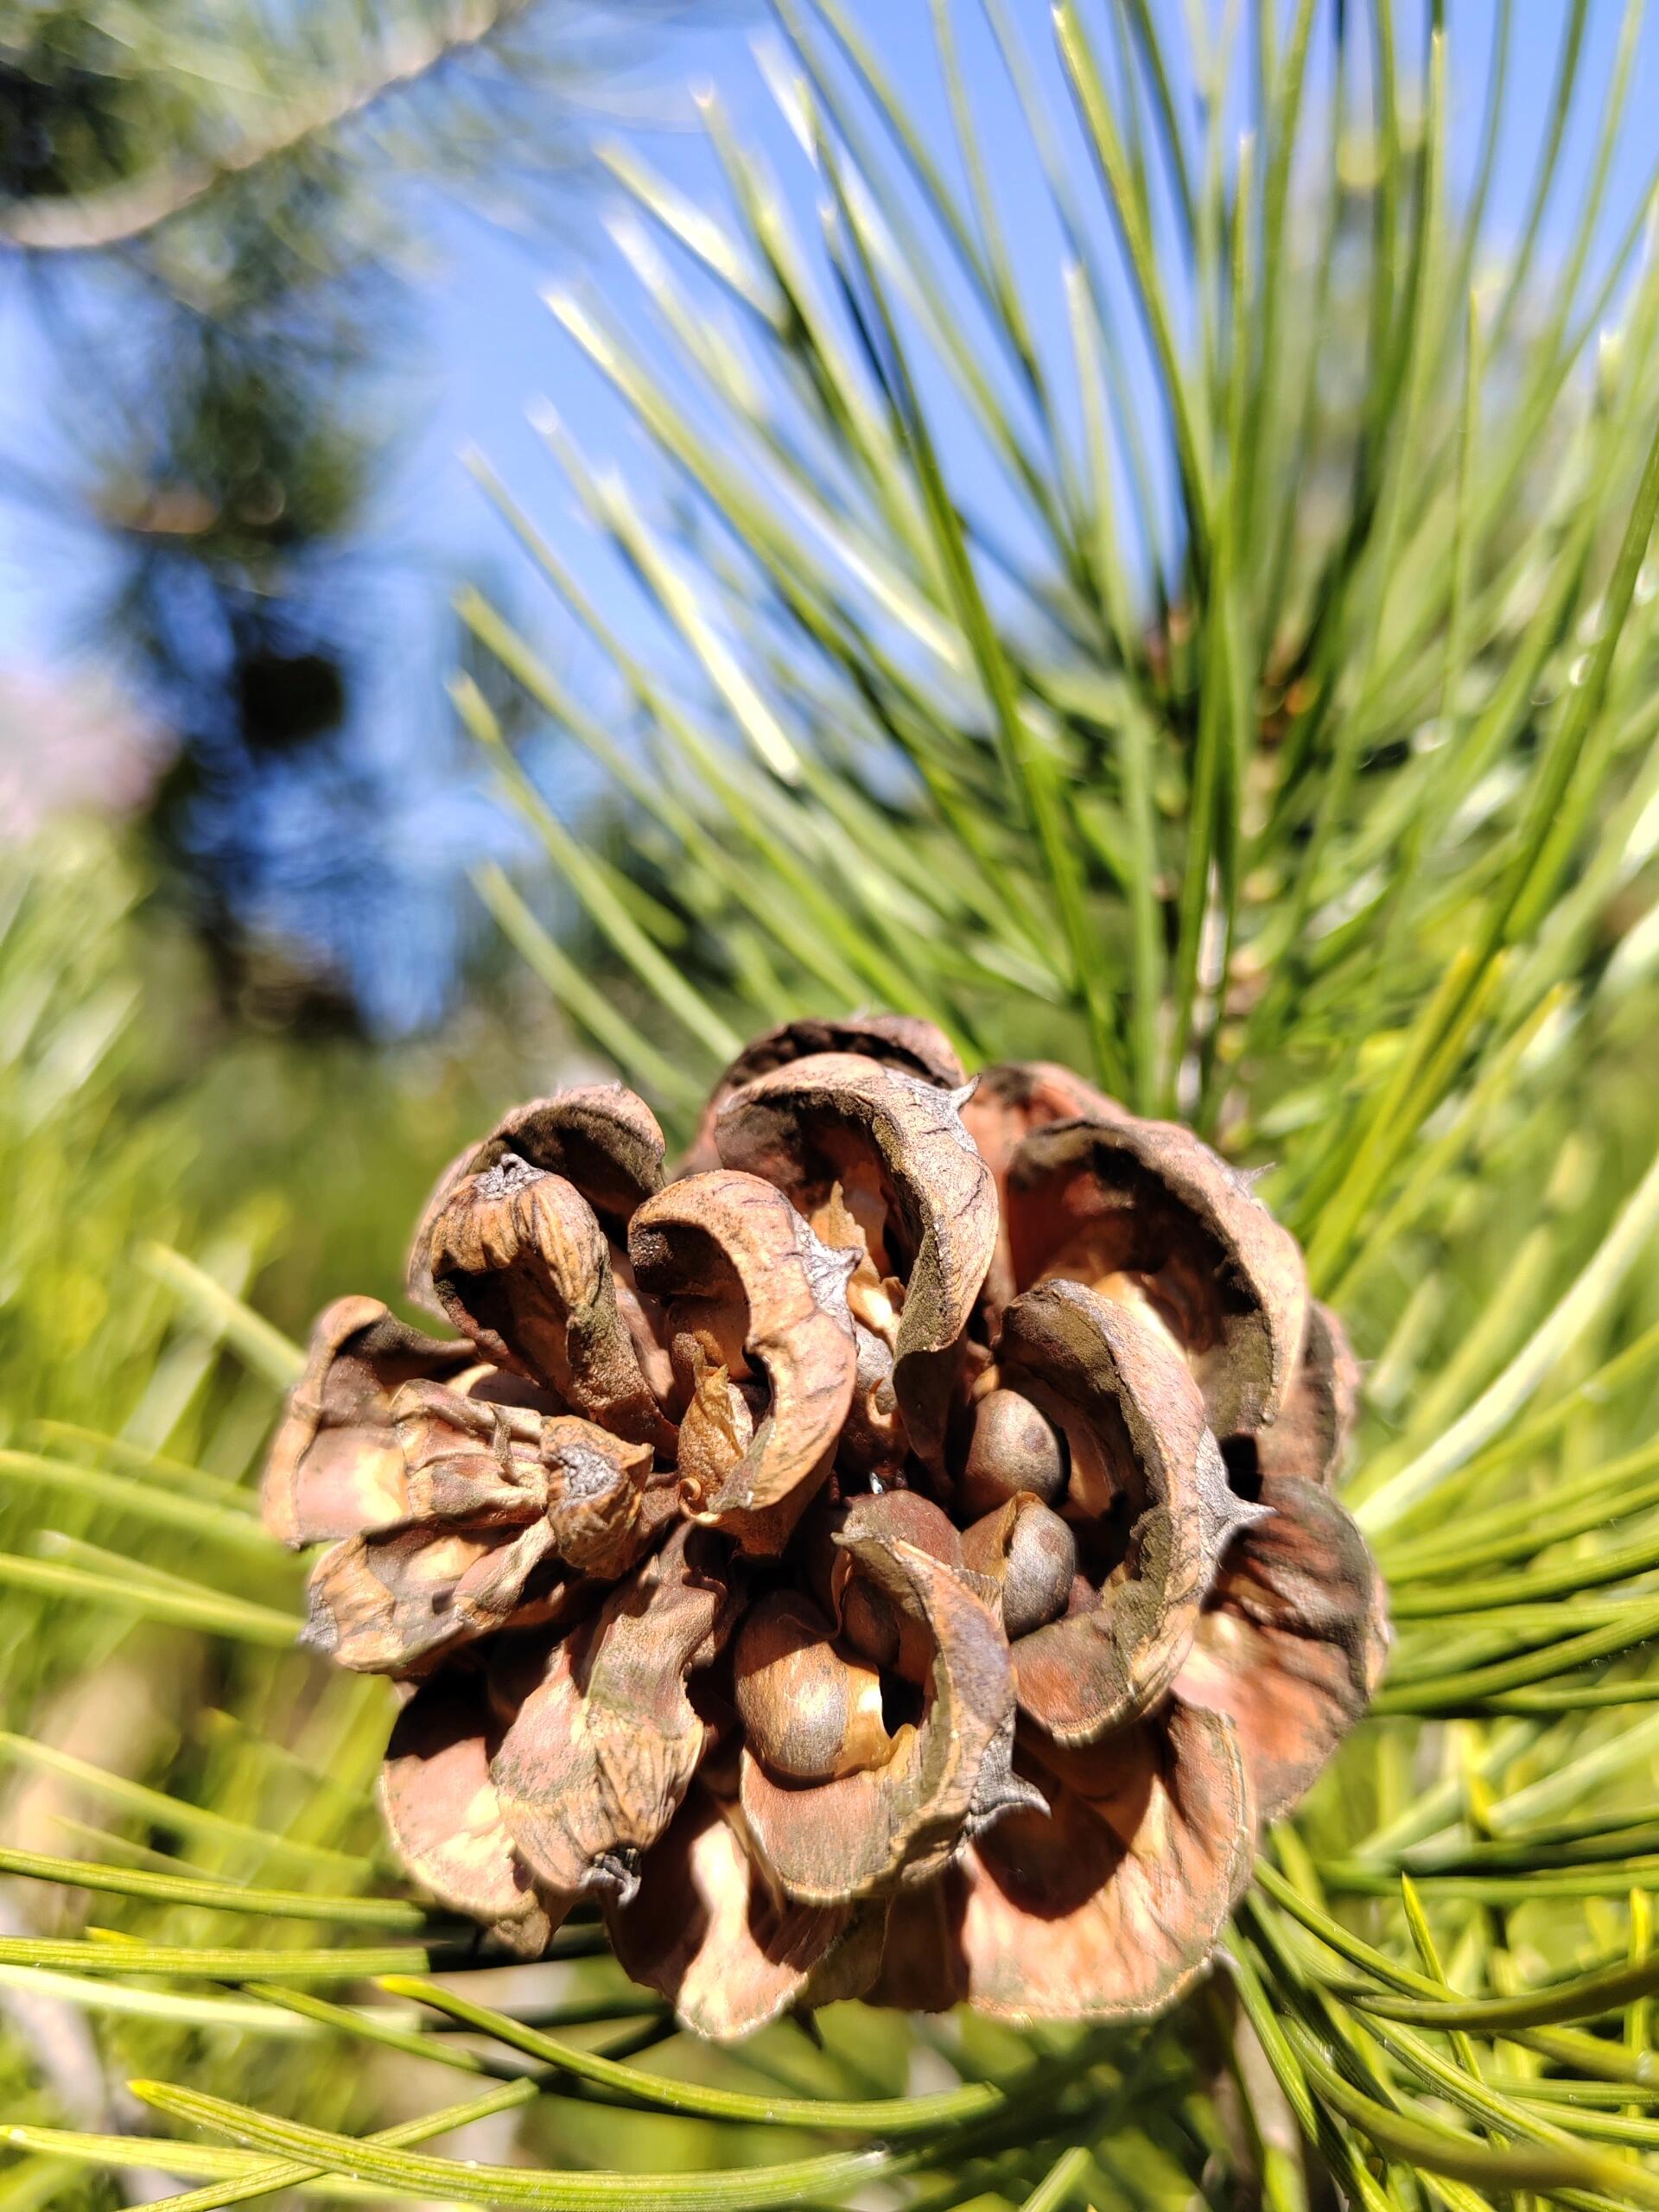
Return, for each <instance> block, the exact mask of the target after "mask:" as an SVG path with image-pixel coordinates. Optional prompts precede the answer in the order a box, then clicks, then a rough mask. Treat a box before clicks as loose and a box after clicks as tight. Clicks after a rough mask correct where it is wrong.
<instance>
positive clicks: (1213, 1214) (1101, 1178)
mask: <svg viewBox="0 0 1659 2212" xmlns="http://www.w3.org/2000/svg"><path fill="white" fill-rule="evenodd" d="M410 1292H411V1294H412V1295H413V1296H414V1297H415V1298H416V1299H417V1300H419V1301H420V1302H421V1303H423V1304H424V1305H426V1306H429V1307H431V1308H433V1309H434V1310H435V1311H436V1312H438V1313H442V1315H443V1316H444V1317H445V1318H446V1319H448V1322H449V1323H450V1324H451V1325H452V1326H453V1327H454V1328H455V1329H456V1330H458V1331H459V1332H460V1339H459V1341H454V1340H451V1341H443V1340H439V1339H436V1338H429V1337H426V1336H423V1335H421V1334H419V1333H417V1332H415V1331H414V1330H412V1329H410V1328H408V1327H407V1326H405V1325H404V1323H403V1322H401V1321H399V1320H397V1319H395V1318H394V1317H393V1316H392V1315H391V1313H388V1312H387V1310H386V1309H385V1307H384V1306H380V1305H379V1304H378V1303H377V1302H375V1301H373V1300H367V1299H346V1300H341V1301H340V1303H338V1304H337V1305H334V1306H331V1307H330V1308H329V1309H328V1310H327V1313H324V1314H323V1316H322V1317H321V1320H320V1322H319V1324H318V1326H317V1330H316V1333H315V1338H314V1341H313V1345H312V1351H311V1356H310V1360H309V1363H308V1367H307V1370H306V1373H305V1376H304V1377H303V1379H302V1382H301V1383H300V1384H299V1386H298V1388H297V1389H296V1391H295V1393H294V1396H293V1400H292V1402H291V1405H290V1407H289V1414H288V1417H287V1419H286V1421H285V1422H284V1424H283V1427H282V1429H281V1431H280V1433H278V1436H277V1441H276V1444H275V1446H274V1448H273V1451H272V1454H271V1459H270V1468H269V1471H268V1473H267V1477H266V1489H265V1512H266V1516H267V1520H268V1522H269V1523H270V1526H271V1527H272V1529H274V1530H275V1531H276V1532H277V1534H278V1535H281V1536H282V1537H283V1538H284V1539H285V1540H286V1541H289V1542H290V1543H293V1544H309V1543H315V1542H318V1541H324V1540H327V1541H329V1542H330V1543H331V1546H332V1548H330V1549H329V1550H327V1551H326V1552H325V1553H324V1554H322V1555H321V1559H320V1560H319V1561H318V1563H317V1565H316V1567H315V1571H314V1573H313V1574H312V1578H311V1586H310V1589H311V1619H310V1625H309V1628H308V1638H309V1640H310V1642H311V1643H314V1644H315V1646H317V1647H318V1648H319V1649H321V1650H324V1651H326V1652H327V1653H329V1654H330V1655H331V1656H333V1657H334V1659H335V1660H336V1661H338V1662H339V1663H340V1665H342V1666H345V1667H349V1668H353V1669H362V1670H365V1671H368V1672H372V1673H378V1674H385V1675H391V1676H392V1677H394V1678H395V1679H396V1680H397V1681H399V1682H400V1683H401V1684H403V1685H404V1689H405V1695H406V1699H407V1701H406V1702H405V1704H404V1707H403V1710H402V1713H401V1714H400V1717H399V1719H398V1720H397V1725H396V1727H395V1728H394V1730H393V1732H392V1738H391V1745H390V1750H389V1754H388V1759H387V1764H386V1770H385V1783H384V1789H383V1797H384V1803H385V1814H386V1818H387V1821H388V1822H389V1824H390V1827H391V1834H392V1837H393V1840H394V1842H395V1844H396V1846H397V1850H398V1852H399V1853H400V1854H401V1856H402V1858H403V1859H404V1863H405V1864H406V1865H407V1866H408V1867H409V1869H410V1873H411V1874H412V1875H413V1876H414V1877H415V1878H416V1880H417V1881H419V1882H420V1883H421V1884H422V1885H423V1886H424V1887H425V1888H426V1889H427V1890H428V1891H430V1893H431V1894H432V1895H433V1896H435V1897H436V1898H438V1899H439V1900H441V1901H442V1902H443V1903H444V1904H448V1905H449V1906H451V1907H454V1908H455V1909H458V1910H461V1911H463V1912H465V1913H468V1914H471V1915H473V1916H476V1917H477V1918H479V1919H480V1920H482V1921H484V1922H486V1923H489V1924H490V1926H491V1927H492V1928H493V1930H494V1932H495V1934H496V1935H497V1936H499V1939H500V1940H501V1941H502V1942H504V1943H505V1944H506V1945H507V1946H509V1947H510V1948H512V1949H514V1950H516V1951H517V1952H518V1953H520V1954H521V1955H536V1954H537V1953H538V1952H540V1951H541V1950H543V1948H544V1947H545V1946H546V1944H547V1942H548V1939H549V1937H550V1934H551V1932H552V1930H553V1929H555V1928H556V1926H557V1925H558V1924H559V1923H560V1921H561V1920H562V1919H563V1916H565V1915H566V1914H567V1913H568V1912H569V1910H571V1909H572V1907H573V1906H575V1904H577V1903H578V1901H579V1900H582V1899H583V1898H584V1897H586V1898H592V1899H596V1900H597V1901H598V1902H599V1904H601V1907H602V1909H603V1911H604V1914H605V1917H606V1920H607V1924H608V1927H609V1930H610V1935H611V1939H612V1942H613V1946H614V1948H615V1950H616V1953H617V1955H618V1957H619V1958H620V1961H621V1962H622V1964H623V1965H624V1967H626V1969H627V1970H628V1971H629V1972H630V1973H631V1974H633V1975H634V1976H635V1977H636V1978H637V1979H638V1980H641V1981H644V1982H647V1983H649V1984H651V1985H652V1986H653V1987H654V1988H657V1989H658V1990H660V1991H661V1992H663V1993H664V1995H666V1996H668V1997H670V1998H671V1999H672V2000H673V2002H674V2004H675V2005H676V2006H677V2010H678V2012H679V2014H680V2017H681V2018H682V2019H683V2021H684V2022H685V2023H686V2024H687V2025H689V2026H690V2027H691V2028H693V2029H695V2030H696V2031H698V2032H700V2033H702V2034H703V2035H708V2036H714V2037H733V2036H739V2035H742V2034H745V2033H747V2031H749V2030H751V2029H753V2028H754V2027H757V2026H759V2025H760V2024H761V2023H762V2022H764V2021H766V2020H767V2019H769V2018H772V2017H773V2016H774V2015H776V2014H777V2013H778V2012H780V2011H782V2010H783V2009H785V2007H787V2006H791V2005H814V2004H819V2003H823V2002H825V2001H827V2000H828V1999H830V1998H833V1997H846V1996H855V1995H861V1996H863V1997H865V1998H866V1999H868V2000H869V2001H871V2002H874V2003H878V2004H887V2005H906V2006H915V2007H925V2008H938V2007H942V2006H944V2005H951V2004H954V2003H957V2001H959V2000H963V1999H965V2000H967V2001H968V2002H969V2003H970V2004H973V2005H977V2006H979V2007H981V2008H982V2009H983V2010H985V2011H988V2012H994V2013H997V2014H1000V2015H1001V2016H1003V2017H1005V2018H1011V2019H1019V2020H1024V2019H1031V2018H1108V2017H1120V2018H1126V2017H1134V2016H1137V2015H1141V2014H1146V2013H1149V2012H1154V2011H1156V2010H1157V2009H1159V2008H1160V2007H1161V2006H1163V2005H1166V2004H1167V2003H1168V2002H1169V2001H1170V2000H1171V1999H1173V1997H1174V1996H1175V1995H1176V1994H1177V1993H1179V1991H1180V1990H1181V1989H1183V1988H1184V1987H1185V1986H1186V1985H1187V1984H1188V1983H1189V1982H1190V1981H1191V1980H1192V1978H1193V1977H1194V1976H1195V1975H1196V1974H1198V1973H1199V1972H1200V1971H1201V1970H1202V1968H1203V1967H1204V1966H1205V1962H1206V1961H1208V1959H1209V1958H1210V1956H1211V1954H1212V1952H1213V1950H1214V1948H1215V1946H1216V1943H1217V1940H1218V1939H1219V1937H1220V1935H1221V1932H1222V1929H1223V1928H1224V1924H1225V1923H1226V1920H1227V1917H1228V1916H1229V1913H1230V1910H1231V1909H1232V1907H1233V1905H1234V1904H1235V1903H1236V1900H1237V1897H1238V1896H1239V1893H1240V1891H1241V1889H1242V1887H1243V1884H1244V1882H1245V1881H1246V1879H1247V1878H1248V1873H1249V1866H1250V1860H1251V1856H1252V1852H1253V1849H1254V1847H1255V1840H1256V1836H1257V1833H1258V1830H1259V1828H1260V1827H1261V1826H1262V1824H1263V1823H1264V1822H1266V1821H1270V1820H1273V1819H1274V1818H1276V1817H1277V1816H1278V1815H1280V1814H1281V1813H1283V1812H1284V1811H1285V1810H1286V1809H1287V1808H1288V1807H1289V1806H1291V1805H1292V1804H1294V1802H1295V1801H1296V1800H1297V1799H1298V1798H1299V1797H1300V1796H1301V1795H1302V1793H1303V1792H1304V1791H1305V1790H1306V1789H1307V1787H1308V1785H1309V1784H1310V1783H1312V1782H1313V1779H1314V1777H1316V1776H1317V1775H1318V1774H1319V1771H1320V1770H1321V1769H1322V1768H1323V1766H1324V1765H1325V1763H1326V1761H1327V1760H1328V1759H1329V1758H1330V1756H1331V1754H1332V1751H1333V1750H1334V1748H1335V1746H1336V1745H1337V1743H1338V1740H1339V1739H1340V1738H1341V1737H1342V1736H1343V1735H1344V1732H1346V1731H1347V1730H1348V1729H1349V1728H1350V1727H1351V1726H1352V1725H1353V1723H1354V1721H1355V1720H1356V1719H1357V1718H1358V1716H1359V1714H1360V1713H1362V1712H1363V1709H1364V1707H1365V1704H1366V1701H1367V1700H1368V1698H1369V1697H1370V1694H1371V1691H1372V1689H1373V1688H1374V1687H1375V1684H1376V1678H1377V1675H1378V1674H1379V1672H1380V1670H1381V1667H1382V1663H1383V1657H1384V1655H1385V1652H1386V1649H1387V1644H1388V1629H1387V1623H1386V1617H1385V1613H1384V1610H1383V1591H1382V1587H1381V1584H1380V1581H1379V1580H1378V1577H1377V1575H1376V1571H1375V1568H1374V1567H1373V1565H1372V1562H1371V1560H1370V1556H1369V1554H1368V1553H1367V1551H1366V1549H1365V1546H1364V1544H1363V1541H1362V1540H1361V1538H1360V1535H1359V1533H1358V1530H1357V1529H1356V1527H1355V1525H1354V1523H1353V1522H1352V1521H1351V1519H1350V1517H1349V1516H1348V1515H1347V1513H1346V1512H1345V1511H1344V1509H1343V1508H1342V1506H1341V1505H1340V1504H1338V1502H1337V1500H1336V1498H1335V1497H1333V1496H1332V1491H1331V1490H1330V1488H1329V1484H1330V1481H1331V1478H1332V1471H1333V1470H1334V1468H1335V1466H1336V1464H1337V1462H1338V1459H1339V1457H1340V1454H1341V1452H1342V1450H1343V1447H1344V1443H1345V1440H1346V1437H1347V1433H1348V1431H1349V1428H1350V1427H1351V1421H1352V1417H1353V1411H1354V1400H1355V1383H1356V1374H1355V1367H1354V1362H1353V1359H1352V1357H1351V1353H1350V1352H1349V1350H1348V1347H1347V1344H1346V1343H1345V1341H1344V1338H1343V1334H1342V1331H1341V1328H1340V1326H1339V1325H1338V1322H1337V1321H1336V1320H1335V1319H1334V1318H1333V1316H1332V1315H1331V1314H1330V1313H1327V1312H1326V1311H1325V1308H1324V1307H1322V1306H1318V1305H1315V1304H1313V1303H1311V1301H1310V1299H1309V1295H1308V1291H1307V1284H1306V1275H1305V1273H1304V1270H1303V1266H1302V1259H1301V1254H1300V1250H1299V1249H1298V1247H1297V1245H1296V1243H1295V1241H1294V1238H1292V1237H1291V1236H1290V1235H1289V1234H1288V1233H1287V1231H1286V1230H1283V1229H1282V1228H1281V1227H1280V1226H1279V1224H1277V1223H1276V1222H1275V1221H1274V1219H1273V1217H1272V1216H1271V1215H1270V1214H1269V1213H1268V1211H1267V1209H1266V1208H1265V1207H1264V1206H1263V1205H1262V1203H1261V1202H1260V1200H1259V1199H1257V1198H1255V1196H1254V1195H1253V1194H1252V1192H1251V1191H1250V1188H1249V1184H1248V1182H1247V1181H1246V1180H1245V1179H1243V1177H1242V1176H1240V1175H1239V1174H1237V1173H1236V1172H1235V1171H1234V1170H1233V1169H1232V1168H1230V1167H1229V1166H1226V1165H1225V1163H1224V1162H1223V1161H1222V1160H1219V1159H1218V1158H1217V1156H1216V1154H1214V1153H1212V1152H1211V1150H1210V1149H1209V1148H1208V1147H1206V1146H1205V1145H1204V1144H1203V1143H1201V1142H1200V1141H1199V1140H1198V1138H1197V1137H1196V1136H1194V1135H1192V1132H1191V1131H1190V1130H1187V1129H1185V1128H1179V1127H1177V1126H1175V1125H1174V1124H1172V1123H1168V1122H1148V1121H1141V1120H1138V1119H1136V1118H1135V1116H1131V1115H1129V1114H1128V1113H1127V1112H1125V1110H1124V1109H1122V1107H1120V1106H1118V1105H1116V1104H1115V1103H1113V1102H1112V1101H1111V1100H1110V1099H1109V1098H1106V1097H1104V1096H1102V1095H1101V1094H1100V1093H1099V1092H1098V1091H1096V1090H1093V1089H1091V1088H1090V1085H1088V1084H1085V1083H1084V1082H1082V1081H1080V1080H1079V1078H1078V1077H1076V1076H1074V1075H1072V1074H1071V1073H1070V1072H1069V1071H1066V1070H1065V1069H1064V1068H1060V1067H1054V1066H1048V1065H1026V1066H1006V1067H998V1068H992V1069H989V1070H988V1071H986V1072H985V1073H984V1074H983V1075H982V1076H981V1077H980V1078H979V1080H978V1082H977V1084H970V1083H967V1082H965V1081H964V1080H963V1071H962V1069H961V1067H960V1065H958V1063H957V1058H956V1056H955V1054H954V1053H953V1052H951V1050H950V1046H948V1045H947V1044H946V1042H945V1040H944V1038H943V1037H941V1036H940V1035H939V1034H938V1033H937V1032H936V1031H934V1030H932V1029H931V1028H930V1027H928V1026H927V1025H926V1024H925V1023H921V1022H918V1021H912V1020H897V1019H880V1018H878V1019H873V1020H866V1021H849V1022H844V1023H840V1024H832V1023H822V1022H802V1023H797V1024H795V1025H793V1026H791V1027H788V1028H785V1029H783V1030H779V1031H778V1032H775V1033H773V1034H772V1035H771V1036H769V1037H766V1038H764V1039H761V1040H760V1043H758V1044H757V1045H755V1046H752V1047H751V1048H750V1050H749V1051H748V1052H747V1053H745V1054H744V1055H743V1057H742V1058H741V1059H740V1060H739V1061H738V1062H737V1063H736V1064H735V1065H734V1066H733V1067H732V1068H731V1069H730V1070H729V1071H728V1073H727V1075H726V1077H724V1078H723V1079H722V1081H721V1084H720V1085H719V1087H718V1089H717V1090H716V1093H715V1098H714V1100H713V1102H712V1103H711V1105H710V1109H709V1114H708V1116H707V1117H706V1118H705V1121H704V1123H703V1126H702V1129H701V1130H700V1132H699V1134H698V1136H697V1138H696V1143H695V1144H694V1146H693V1148H692V1151H691V1154H690V1158H689V1160H687V1162H686V1164H685V1166H684V1168H683V1171H682V1173H680V1175H679V1177H678V1178H677V1179H676V1180H674V1181H666V1180H665V1179H664V1145H663V1139H662V1135H661V1132H660V1131H659V1130H658V1127H657V1124H656V1122H655V1121H654V1120H653V1119H652V1116H651V1113H650V1112H649V1110H648V1109H647V1108H645V1106H644V1105H643V1104H642V1103H640V1101H639V1099H637V1098H635V1097H633V1096H632V1095H631V1094H629V1093H628V1092H626V1091H625V1090H620V1089H607V1088H594V1089H584V1090H569V1091H565V1092H563V1093H561V1094H559V1095H558V1096H555V1097H552V1098H549V1099H543V1100H538V1101H537V1102H536V1103H533V1104H531V1105H529V1106H524V1107H521V1108H520V1109H518V1110H517V1111H516V1112H514V1113H512V1114H510V1115H508V1116H507V1117H506V1118H505V1120H504V1121H503V1122H502V1123H501V1124H500V1126H499V1128H497V1129H496V1131H495V1132H494V1134H493V1135H491V1136H489V1137H488V1138H486V1140H485V1141H484V1142H483V1143H482V1144H481V1145H480V1146H478V1147H476V1148H474V1150H473V1151H471V1152H469V1153H467V1154H465V1155H463V1157H462V1158H461V1160H458V1161H457V1162H456V1163H455V1164H454V1166H453V1167H452V1168H451V1169H450V1171H449V1172H448V1174H446V1176H445V1177H444V1178H443V1179H442V1183H441V1184H440V1186H439V1188H438V1191H437V1192H436V1194H435V1197H434V1198H433V1200H432V1203H431V1205H430V1206H429V1209H428V1211H427V1214H426V1217H425V1218H424V1220H423V1223H422V1224H421V1227H420V1230H419V1232H418V1234H417V1236H416V1243H415V1251H414V1255H413V1258H412V1261H411V1265H410Z"/></svg>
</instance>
